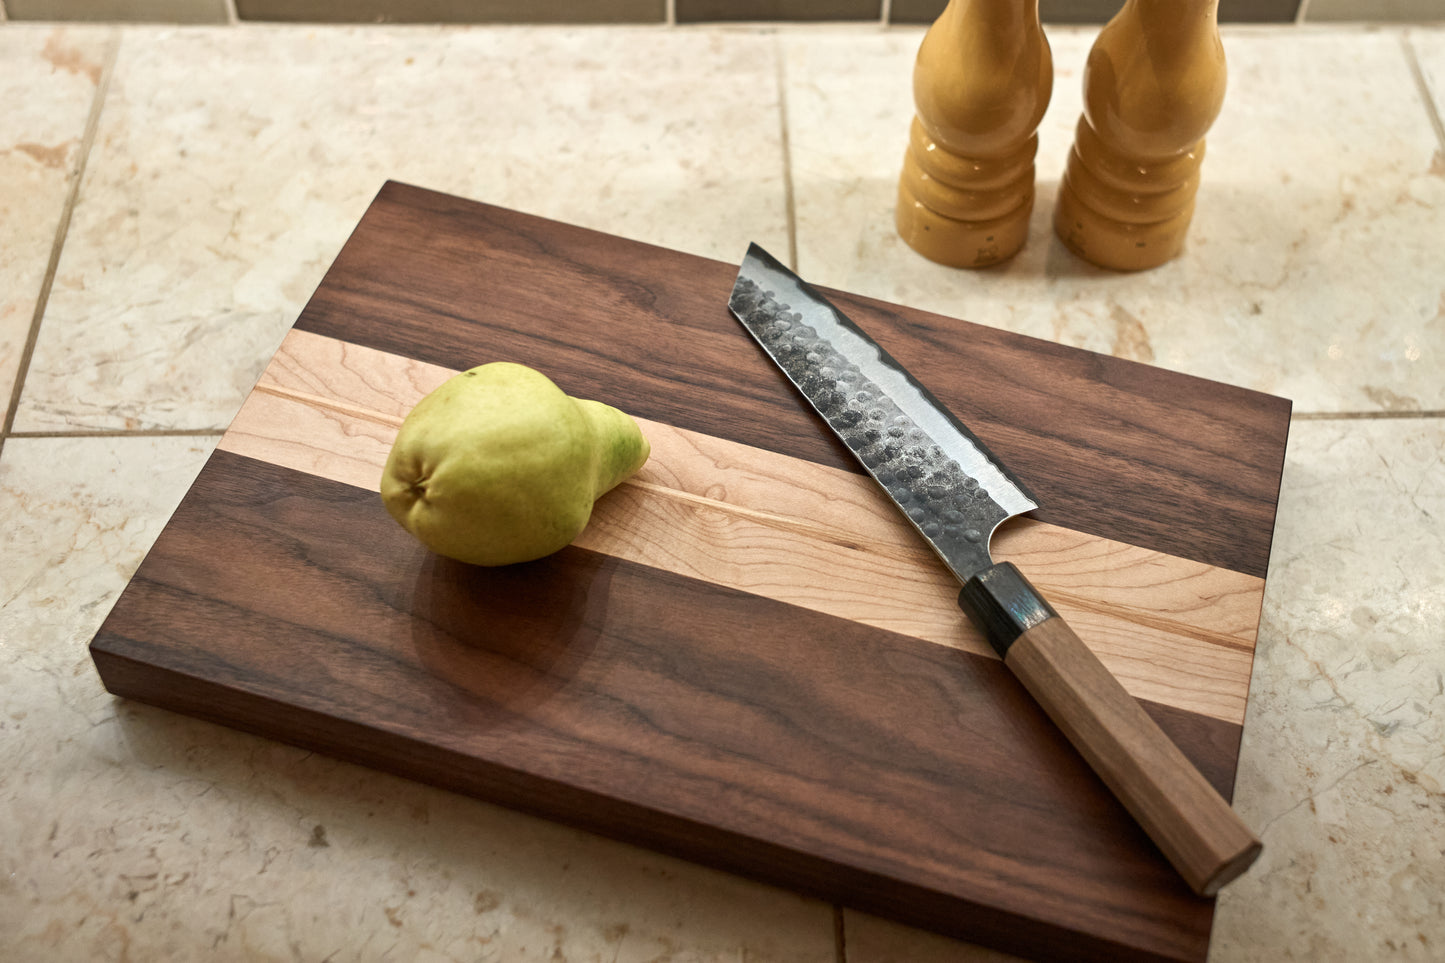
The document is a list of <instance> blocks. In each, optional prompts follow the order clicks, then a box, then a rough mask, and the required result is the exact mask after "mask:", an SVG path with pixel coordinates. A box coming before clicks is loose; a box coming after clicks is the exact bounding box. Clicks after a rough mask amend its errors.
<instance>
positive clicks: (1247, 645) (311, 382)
mask: <svg viewBox="0 0 1445 963" xmlns="http://www.w3.org/2000/svg"><path fill="white" fill-rule="evenodd" d="M454 373H455V372H453V371H450V370H448V369H445V368H441V367H438V366H435V365H429V364H425V363H423V362H418V361H415V360H412V359H407V358H402V357H400V356H397V355H388V354H386V353H384V352H379V351H375V350H374V349H370V348H361V347H358V346H356V345H351V344H347V343H345V342H342V341H337V340H336V339H332V338H326V337H322V336H320V335H315V334H310V333H307V332H302V331H293V332H291V333H290V334H289V335H288V336H287V337H286V339H285V341H284V342H283V344H282V345H281V348H280V349H279V350H278V352H277V354H276V355H275V358H274V359H273V361H272V363H271V365H270V366H269V367H268V368H267V370H266V371H265V373H264V374H263V375H262V378H261V381H260V383H259V384H258V385H257V388H256V390H255V391H254V392H253V393H252V395H251V397H250V398H249V399H248V400H247V402H246V404H245V406H244V407H243V408H242V410H241V412H240V413H239V415H238V416H237V418H236V420H235V422H234V423H233V424H232V426H231V428H230V430H229V431H228V432H227V433H226V435H225V437H224V438H223V439H222V441H221V447H222V448H223V449H224V450H227V451H232V452H235V453H238V454H246V455H249V456H251V457H255V458H258V459H261V460H264V461H269V462H272V463H275V464H280V465H285V466H287V467H291V468H295V469H297V470H300V471H305V472H309V473H311V474H316V475H320V476H323V477H327V478H331V479H334V480H337V481H342V482H345V483H347V484H351V485H355V486H358V487H361V488H367V489H370V490H372V491H376V490H378V488H379V483H380V477H381V471H382V467H383V465H384V463H385V459H386V455H387V453H388V451H389V450H390V447H391V443H392V440H393V438H394V437H395V432H396V429H397V428H398V426H399V425H400V424H401V420H402V418H403V417H404V416H405V414H406V413H407V412H408V411H410V410H411V408H412V407H413V406H414V405H415V404H416V402H417V401H419V400H420V399H421V397H422V396H423V395H425V394H426V393H427V392H428V391H430V390H432V389H433V388H435V387H436V386H437V385H439V384H441V383H442V382H443V381H445V380H446V379H447V378H449V377H451V376H452V375H453V374H454ZM642 426H643V430H644V433H645V434H646V435H647V437H648V438H649V440H650V442H651V443H652V448H653V454H652V457H651V458H650V459H649V462H648V464H647V465H646V466H644V468H643V470H642V471H641V472H640V473H639V474H638V475H637V476H636V477H635V478H634V479H632V480H630V481H629V482H627V483H625V484H623V485H622V486H620V487H619V488H618V489H617V490H615V491H614V492H612V493H611V494H609V495H608V496H606V497H604V498H603V499H602V500H601V501H599V503H598V505H597V508H596V510H595V513H594V516H593V519H592V521H591V522H590V523H589V525H588V527H587V529H586V530H585V531H584V532H583V534H582V535H581V537H580V538H579V539H578V541H577V544H578V545H579V546H581V547H584V548H592V549H595V550H598V551H603V552H606V553H609V554H614V555H617V556H619V557H623V558H628V559H631V560H634V561H639V562H642V563H645V564H648V565H651V566H653V567H657V568H665V569H669V570H673V571H678V572H681V573H683V574H685V575H688V576H690V577H693V578H700V579H703V580H707V581H713V582H716V583H718V584H724V585H728V586H731V587H733V588H737V589H742V590H744V591H748V592H752V593H754V594H758V595H766V596H768V597H770V598H775V599H778V600H780V601H785V602H788V603H790V604H794V605H801V606H803V607H806V608H810V609H814V610H816V611H820V612H826V613H828V614H831V615H836V616H839V617H841V618H846V619H850V620H853V621H858V622H861V623H864V624H867V625H873V626H876V627H878V628H882V629H886V630H888V631H892V632H900V633H902V634H906V635H912V636H914V637H917V638H922V639H926V640H928V641H932V642H936V643H940V644H944V645H949V646H953V647H956V648H961V649H964V650H966V651H970V652H974V653H976V654H982V655H987V656H992V654H993V650H992V647H991V646H989V645H988V643H987V641H986V640H985V639H984V638H983V636H982V635H981V634H980V633H979V632H978V631H977V630H976V629H975V628H974V626H973V625H972V623H971V622H969V621H968V620H967V619H966V618H964V617H963V616H962V613H961V612H960V610H959V609H958V608H957V606H956V604H955V599H956V596H957V593H958V585H957V582H956V580H955V579H954V578H953V576H952V574H951V573H949V572H948V571H947V569H945V568H944V567H943V566H942V565H941V564H940V563H939V561H938V560H937V559H936V558H935V557H934V556H933V554H932V553H931V552H930V551H929V550H928V549H927V547H926V546H925V545H924V544H923V542H922V541H921V540H920V539H919V538H918V537H917V535H916V533H915V532H913V530H912V529H911V528H910V527H909V526H907V525H906V524H902V523H901V522H900V519H899V517H898V515H897V510H896V508H895V507H894V506H893V505H892V503H891V502H890V501H889V500H888V499H887V497H886V496H885V495H883V494H882V493H881V492H879V491H878V490H877V488H876V486H874V484H873V483H872V482H871V480H869V479H868V478H866V477H865V476H859V475H856V474H853V473H850V472H843V471H839V470H837V469H830V468H827V467H825V466H821V465H817V464H815V463H812V462H808V461H804V460H802V459H795V458H790V457H787V456H783V455H777V454H775V453H772V452H766V451H762V450H760V449H754V448H749V447H748V446H744V445H739V444H737V443H736V442H730V441H726V440H724V439H718V438H713V437H710V436H707V435H700V434H698V433H696V432H689V431H684V430H682V429H678V428H673V427H670V426H667V425H661V424H656V423H651V422H646V421H643V422H642ZM994 549H995V555H996V556H997V557H998V558H1000V559H1009V560H1011V561H1014V562H1016V563H1017V564H1020V565H1021V566H1024V567H1025V570H1026V571H1028V572H1029V573H1030V577H1031V578H1033V579H1034V581H1035V582H1036V584H1038V585H1040V587H1041V588H1042V589H1043V590H1044V591H1045V592H1046V593H1047V594H1048V596H1049V598H1050V600H1051V601H1052V602H1053V604H1054V605H1055V607H1056V608H1057V609H1058V610H1059V611H1060V612H1061V613H1062V614H1063V615H1064V616H1065V617H1066V618H1067V619H1069V620H1070V622H1071V623H1072V624H1074V625H1075V626H1076V627H1077V629H1078V631H1079V632H1080V633H1081V634H1082V635H1083V636H1084V637H1085V638H1087V639H1088V640H1089V643H1090V645H1091V647H1093V648H1094V649H1095V651H1096V652H1098V654H1099V656H1100V658H1101V659H1103V660H1104V661H1105V663H1106V664H1107V665H1109V667H1110V668H1111V670H1113V671H1114V672H1115V673H1116V674H1117V675H1119V677H1120V678H1121V680H1122V681H1123V682H1124V683H1125V686H1126V688H1128V689H1129V691H1130V692H1132V693H1133V694H1135V695H1136V696H1138V697H1139V698H1147V699H1151V700H1153V701H1156V702H1160V703H1162V704H1167V705H1174V706H1177V707H1180V708H1185V709H1188V710H1190V711H1197V712H1203V713H1205V714H1208V715H1211V716H1214V717H1216V718H1220V719H1223V720H1227V721H1231V722H1241V721H1242V720H1243V714H1244V707H1245V706H1244V703H1245V697H1246V694H1247V690H1248V677H1249V670H1250V657H1251V649H1252V642H1253V639H1254V626H1255V624H1256V622H1257V618H1258V612H1259V604H1260V599H1261V597H1262V593H1263V583H1262V581H1261V580H1259V579H1255V578H1253V577H1252V576H1247V575H1242V574H1240V573H1236V572H1230V571H1228V570H1225V569H1213V568H1211V567H1209V566H1206V565H1203V564H1201V563H1198V562H1191V561H1189V560H1186V559H1174V558H1170V557H1168V556H1163V555H1160V554H1159V553H1156V552H1150V551H1148V550H1146V549H1140V548H1137V547H1135V546H1129V545H1123V544H1121V543H1115V542H1109V541H1107V540H1104V539H1099V538H1097V537H1094V536H1089V535H1083V534H1081V533H1077V532H1070V531H1068V530H1066V529H1059V528H1057V527H1056V526H1049V525H1045V524H1043V523H1039V522H1035V521H1031V520H1016V521H1014V522H1012V523H1010V524H1009V525H1008V526H1005V528H1004V529H1003V530H1002V531H1001V532H1000V533H999V535H998V537H997V538H996V539H995V544H994Z"/></svg>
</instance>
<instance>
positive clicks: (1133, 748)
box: [959, 562, 1261, 896]
mask: <svg viewBox="0 0 1445 963" xmlns="http://www.w3.org/2000/svg"><path fill="white" fill-rule="evenodd" d="M959 601H960V603H961V604H962V605H963V607H964V609H965V611H967V612H968V613H969V615H971V616H972V617H973V618H974V619H975V621H977V622H978V623H979V625H980V627H981V628H983V629H984V631H985V632H987V633H988V635H989V641H990V642H992V643H993V646H994V648H995V649H997V650H998V652H999V654H1000V655H1001V656H1003V660H1004V664H1005V665H1007V666H1008V667H1009V668H1010V669H1011V670H1012V671H1013V673H1014V675H1015V676H1017V677H1018V679H1019V680H1020V681H1021V682H1022V683H1023V684H1024V687H1025V688H1026V689H1028V691H1029V693H1030V694H1031V695H1032V696H1033V697H1034V699H1035V700H1036V701H1037V702H1038V703H1039V705H1041V706H1042V707H1043V709H1044V711H1045V712H1047V713H1048V715H1049V718H1051V719H1052V720H1053V721H1054V724H1055V725H1057V726H1058V727H1059V728H1060V729H1061V730H1063V732H1064V734H1065V735H1066V736H1068V738H1069V741H1070V742H1072V743H1073V744H1074V748H1076V749H1078V751H1079V753H1080V754H1081V755H1082V756H1083V757H1084V758H1085V759H1086V760H1087V761H1088V763H1089V765H1090V766H1092V767H1093V769H1094V771H1095V772H1096V773H1098V775H1099V777H1100V778H1101V779H1103V780H1104V783H1105V784H1106V785H1107V786H1108V787H1109V789H1110V790H1112V791H1113V793H1114V795H1115V796H1117V797H1118V798H1119V800H1120V802H1122V803H1123V804H1124V805H1125V806H1126V807H1127V808H1128V810H1129V812H1130V813H1131V814H1133V816H1134V818H1135V819H1136V820H1138V822H1139V824H1140V825H1141V826H1143V827H1144V830H1145V832H1147V833H1148V834H1149V836H1150V838H1151V839H1153V840H1154V842H1155V844H1156V845H1158V847H1159V848H1160V849H1161V850H1162V851H1163V852H1164V855H1165V856H1166V857H1168V859H1169V861H1170V862H1171V863H1173V864H1174V867H1175V868H1176V869H1178V870H1179V873H1180V875H1182V876H1183V877H1184V879H1185V881H1186V882H1187V883H1188V884H1189V885H1190V887H1191V888H1192V889H1193V890H1194V891H1195V892H1196V893H1199V894H1200V895H1202V896H1213V895H1214V894H1215V893H1217V892H1218V891H1219V889H1220V887H1222V886H1223V885H1224V884H1226V883H1228V882H1229V881H1230V880H1232V879H1234V878H1235V877H1237V876H1238V875H1239V874H1240V873H1243V872H1244V871H1245V870H1246V869H1248V868H1249V866H1250V864H1251V863H1253V862H1254V860H1255V857H1256V856H1258V855H1259V851H1260V849H1261V844H1260V841H1259V839H1258V838H1256V837H1255V835H1254V833H1252V832H1251V831H1250V830H1249V828H1248V827H1247V826H1245V825H1244V823H1243V821H1241V820H1240V818H1239V816H1238V815H1236V814H1235V812H1234V810H1233V809H1231V808H1230V807H1229V804H1228V803H1227V802H1225V801H1224V799H1223V797H1221V796H1220V795H1219V793H1218V792H1216V791H1215V789H1214V787H1213V786H1211V785H1210V784H1209V782H1208V781H1207V780H1206V779H1205V778H1204V776H1203V775H1201V774H1200V772H1199V770H1198V769H1196V768H1195V767H1194V765H1193V763H1191V762H1190V761H1189V759H1188V758H1187V757H1186V756H1185V755H1184V753H1182V752H1180V751H1179V747H1178V746H1176V745H1174V743H1173V742H1172V741H1171V740H1170V739H1169V737H1168V736H1166V735H1165V734H1164V731H1163V730H1162V729H1160V728H1159V726H1158V725H1157V724H1156V723H1155V722H1154V720H1153V719H1151V718H1150V717H1149V715H1148V713H1146V712H1145V711H1144V710H1143V708H1142V707H1141V706H1140V705H1139V703H1138V702H1137V701H1136V700H1135V699H1134V697H1133V696H1131V695H1129V693H1128V692H1127V691H1125V689H1124V687H1123V686H1122V685H1120V684H1119V680H1118V679H1116V678H1114V676H1113V675H1112V674H1111V673H1110V672H1109V670H1108V669H1106V668H1104V664H1103V663H1102V662H1100V661H1099V659H1098V657H1097V656H1095V655H1094V653H1093V652H1091V651H1090V650H1089V648H1088V646H1086V645H1084V643H1083V642H1081V641H1080V640H1079V637H1078V636H1077V635H1075V634H1074V630H1073V629H1071V628H1070V627H1069V625H1068V623H1066V622H1065V621H1064V620H1063V619H1062V618H1060V617H1059V615H1058V613H1057V612H1055V611H1054V610H1053V609H1052V608H1051V607H1050V606H1049V604H1048V603H1047V602H1046V601H1045V600H1044V599H1043V597H1042V596H1041V595H1039V593H1038V592H1037V591H1036V590H1035V589H1034V587H1033V586H1032V585H1030V584H1029V582H1028V580H1027V579H1025V578H1024V576H1023V574H1022V573H1021V572H1019V570H1018V568H1017V567H1015V566H1014V565H1013V564H1011V563H1009V562H1001V563H999V564H997V565H994V566H992V567H990V568H988V569H986V570H984V571H983V572H981V573H979V574H978V575H976V576H974V577H973V578H971V579H969V581H968V582H967V584H965V586H964V589H963V592H962V593H961V594H960V597H959Z"/></svg>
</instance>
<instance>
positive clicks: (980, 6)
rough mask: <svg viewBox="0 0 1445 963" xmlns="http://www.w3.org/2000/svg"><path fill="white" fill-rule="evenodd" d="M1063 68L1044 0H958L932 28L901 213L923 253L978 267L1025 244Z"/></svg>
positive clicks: (917, 89)
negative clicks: (1043, 133)
mask: <svg viewBox="0 0 1445 963" xmlns="http://www.w3.org/2000/svg"><path fill="white" fill-rule="evenodd" d="M1053 70H1054V68H1053V58H1052V55H1051V53H1050V51H1049V44H1048V41H1047V40H1046V39H1045V37H1044V31H1043V27H1042V26H1041V25H1040V23H1039V5H1038V0H949V2H948V6H947V7H945V8H944V11H943V13H942V14H940V15H939V17H938V19H937V20H936V21H934V23H933V25H932V26H930V27H929V29H928V32H927V33H926V34H924V37H923V43H922V44H921V45H920V47H919V49H918V58H917V60H916V61H915V63H914V68H913V99H914V104H915V105H916V107H917V113H916V114H915V115H914V118H913V123H912V126H911V129H910V131H909V141H908V151H907V153H906V154H905V156H904V160H903V174H902V176H901V177H900V178H899V183H898V206H897V209H896V214H895V216H896V222H897V226H898V233H899V234H900V235H901V236H902V237H903V240H904V241H906V242H907V243H908V244H909V246H911V247H912V248H913V249H914V250H915V251H917V252H918V253H919V254H922V255H923V256H924V257H926V258H929V259H930V260H933V261H938V262H940V263H942V264H947V265H950V266H952V267H970V268H977V267H986V266H988V265H990V264H994V263H996V262H998V261H1001V260H1004V259H1005V258H1008V257H1010V256H1012V255H1013V254H1015V253H1016V252H1017V251H1018V250H1019V248H1021V247H1023V244H1024V241H1025V240H1027V238H1028V232H1029V215H1030V214H1031V213H1032V212H1033V206H1034V154H1035V152H1036V151H1037V149H1038V143H1039V139H1038V133H1037V131H1038V126H1039V121H1040V120H1042V119H1043V116H1044V111H1045V110H1046V109H1047V108H1048V105H1049V96H1050V95H1051V94H1052V92H1053V83H1054V74H1053Z"/></svg>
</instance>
